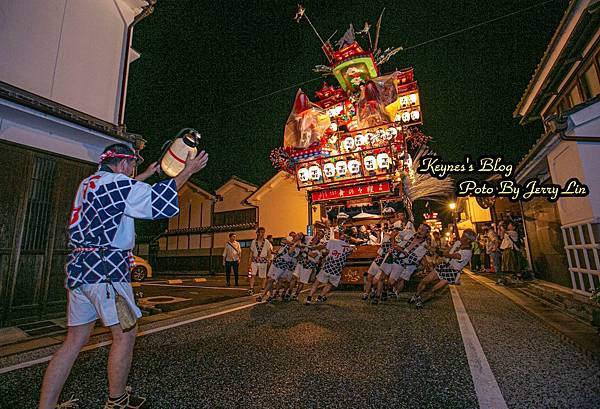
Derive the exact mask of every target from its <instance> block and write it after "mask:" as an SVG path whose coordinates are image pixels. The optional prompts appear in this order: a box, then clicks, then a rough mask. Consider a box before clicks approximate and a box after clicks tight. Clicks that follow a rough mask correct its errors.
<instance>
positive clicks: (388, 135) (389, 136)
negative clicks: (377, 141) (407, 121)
mask: <svg viewBox="0 0 600 409" xmlns="http://www.w3.org/2000/svg"><path fill="white" fill-rule="evenodd" d="M385 134H386V139H388V140H391V139H394V138H395V137H396V136H397V135H398V130H397V129H396V128H394V127H393V126H392V127H390V128H388V129H387V131H386V132H385Z"/></svg>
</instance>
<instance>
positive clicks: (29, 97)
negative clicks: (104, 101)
mask: <svg viewBox="0 0 600 409" xmlns="http://www.w3.org/2000/svg"><path fill="white" fill-rule="evenodd" d="M0 98H4V99H6V100H8V101H12V102H16V103H17V104H20V105H23V106H26V107H28V108H32V109H35V110H36V111H39V112H43V113H46V114H50V115H52V116H54V117H56V118H60V119H64V120H66V121H69V122H72V123H74V124H77V125H80V126H84V127H86V128H88V129H91V130H95V131H98V132H102V133H104V134H106V135H111V136H115V137H117V138H120V139H122V140H125V141H127V142H131V143H135V142H137V141H143V138H142V136H141V135H137V134H134V133H130V132H127V131H126V130H125V126H123V125H115V124H112V123H110V122H107V121H104V120H102V119H99V118H96V117H93V116H91V115H88V114H86V113H83V112H81V111H77V110H75V109H73V108H69V107H67V106H65V105H62V104H59V103H58V102H54V101H51V100H49V99H47V98H44V97H41V96H39V95H35V94H33V93H31V92H28V91H25V90H23V89H20V88H17V87H14V86H12V85H10V84H7V83H5V82H2V81H0Z"/></svg>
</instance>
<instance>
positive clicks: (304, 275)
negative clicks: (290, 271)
mask: <svg viewBox="0 0 600 409" xmlns="http://www.w3.org/2000/svg"><path fill="white" fill-rule="evenodd" d="M311 274H312V268H304V267H302V265H301V264H298V265H297V266H296V269H295V270H294V277H296V278H298V281H300V282H301V283H302V284H308V283H309V282H310V275H311Z"/></svg>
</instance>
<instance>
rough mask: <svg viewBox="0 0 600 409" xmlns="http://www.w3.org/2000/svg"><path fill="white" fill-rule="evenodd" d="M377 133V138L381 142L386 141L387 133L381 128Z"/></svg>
mask: <svg viewBox="0 0 600 409" xmlns="http://www.w3.org/2000/svg"><path fill="white" fill-rule="evenodd" d="M375 133H376V134H377V138H379V140H380V141H383V140H385V131H384V130H383V129H381V128H379V129H378V130H377V131H375Z"/></svg>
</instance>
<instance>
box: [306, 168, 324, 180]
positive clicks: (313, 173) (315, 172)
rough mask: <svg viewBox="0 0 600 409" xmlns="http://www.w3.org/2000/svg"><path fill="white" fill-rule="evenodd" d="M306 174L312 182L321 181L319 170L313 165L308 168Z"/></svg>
mask: <svg viewBox="0 0 600 409" xmlns="http://www.w3.org/2000/svg"><path fill="white" fill-rule="evenodd" d="M308 172H309V173H310V178H311V179H312V180H319V179H321V168H320V167H318V166H316V165H313V166H311V167H310V168H308Z"/></svg>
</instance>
